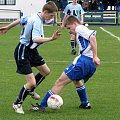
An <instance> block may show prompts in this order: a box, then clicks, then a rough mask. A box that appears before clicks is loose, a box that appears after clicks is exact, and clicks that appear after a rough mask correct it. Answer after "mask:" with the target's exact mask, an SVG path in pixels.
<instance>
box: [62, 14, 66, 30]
mask: <svg viewBox="0 0 120 120" xmlns="http://www.w3.org/2000/svg"><path fill="white" fill-rule="evenodd" d="M66 18H67V15H64V17H63V20H62V25H61V28H62V29H64V27H65V26H64V23H65V20H66Z"/></svg>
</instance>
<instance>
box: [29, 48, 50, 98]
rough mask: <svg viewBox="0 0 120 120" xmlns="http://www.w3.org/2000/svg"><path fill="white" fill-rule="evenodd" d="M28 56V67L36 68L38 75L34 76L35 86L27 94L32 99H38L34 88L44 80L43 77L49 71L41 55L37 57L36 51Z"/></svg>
mask: <svg viewBox="0 0 120 120" xmlns="http://www.w3.org/2000/svg"><path fill="white" fill-rule="evenodd" d="M29 54H30V58H31V59H30V65H31V66H34V67H36V68H37V69H38V70H39V73H38V74H36V75H35V80H36V85H35V86H34V87H33V88H32V90H31V91H30V92H29V95H31V97H32V98H34V99H39V98H40V96H39V95H38V94H37V93H36V92H35V91H34V90H35V88H36V87H37V86H38V85H39V84H40V83H41V82H42V81H43V80H44V79H45V76H47V75H49V73H50V69H49V67H48V66H47V64H46V63H45V61H44V59H43V58H42V56H41V55H39V53H38V51H37V49H34V50H32V52H30V53H29Z"/></svg>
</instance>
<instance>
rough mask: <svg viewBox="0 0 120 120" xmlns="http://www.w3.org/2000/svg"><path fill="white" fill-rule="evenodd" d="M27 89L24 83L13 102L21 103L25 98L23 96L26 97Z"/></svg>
mask: <svg viewBox="0 0 120 120" xmlns="http://www.w3.org/2000/svg"><path fill="white" fill-rule="evenodd" d="M29 91H30V90H27V89H26V88H25V85H24V86H23V87H22V89H21V91H20V93H19V95H18V97H17V99H16V101H15V103H14V104H22V103H23V101H24V100H25V98H26V97H27V95H28V93H29Z"/></svg>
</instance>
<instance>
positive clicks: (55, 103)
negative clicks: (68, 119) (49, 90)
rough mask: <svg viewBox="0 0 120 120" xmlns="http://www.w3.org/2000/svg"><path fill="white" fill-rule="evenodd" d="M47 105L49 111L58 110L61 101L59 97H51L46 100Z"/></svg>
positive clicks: (61, 103)
mask: <svg viewBox="0 0 120 120" xmlns="http://www.w3.org/2000/svg"><path fill="white" fill-rule="evenodd" d="M47 105H48V107H49V108H51V109H54V110H55V109H60V107H61V106H62V105H63V99H62V97H60V96H59V95H51V96H50V97H49V98H48V100H47Z"/></svg>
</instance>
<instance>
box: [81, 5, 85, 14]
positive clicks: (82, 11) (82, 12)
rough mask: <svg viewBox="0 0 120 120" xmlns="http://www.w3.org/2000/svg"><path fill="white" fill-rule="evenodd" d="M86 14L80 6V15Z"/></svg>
mask: <svg viewBox="0 0 120 120" xmlns="http://www.w3.org/2000/svg"><path fill="white" fill-rule="evenodd" d="M84 13H85V12H84V10H83V8H82V6H81V5H80V14H81V15H83V14H84Z"/></svg>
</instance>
